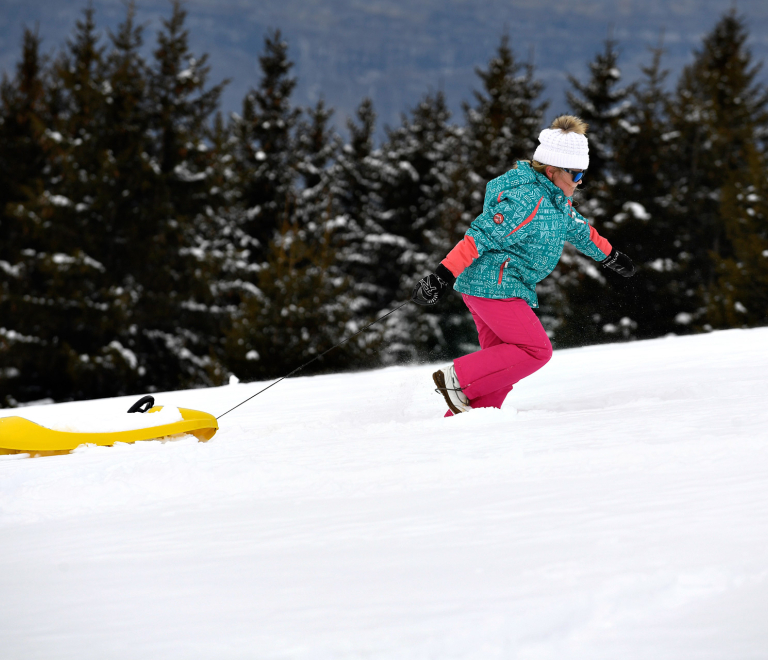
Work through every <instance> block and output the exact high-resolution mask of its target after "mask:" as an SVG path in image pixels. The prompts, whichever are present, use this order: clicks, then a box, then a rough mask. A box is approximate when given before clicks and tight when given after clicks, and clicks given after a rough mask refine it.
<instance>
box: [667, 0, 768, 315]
mask: <svg viewBox="0 0 768 660" xmlns="http://www.w3.org/2000/svg"><path fill="white" fill-rule="evenodd" d="M747 37H748V34H747V28H746V24H745V22H744V20H743V19H741V18H739V17H738V16H737V15H736V13H735V12H734V11H731V12H728V13H727V14H725V15H724V16H723V17H722V18H721V19H720V20H719V21H718V23H717V24H716V25H715V27H714V29H713V30H712V32H711V33H710V34H708V35H707V36H706V37H705V38H704V42H703V45H702V48H701V49H700V50H698V51H696V52H695V53H694V55H695V59H694V62H693V63H692V64H691V65H689V66H687V67H686V68H685V69H684V71H683V73H682V76H681V78H680V81H679V83H678V86H677V90H676V93H675V98H674V102H673V104H672V109H671V125H672V128H673V130H675V131H676V132H677V133H678V134H679V137H678V138H677V139H676V140H675V142H674V147H675V148H674V150H673V152H672V157H671V160H670V171H669V176H670V178H671V179H672V180H673V181H674V182H675V186H674V188H673V191H672V205H671V211H672V213H673V217H674V221H675V222H676V226H677V232H676V237H675V244H676V247H678V249H679V250H680V255H679V256H678V263H679V264H680V268H681V272H680V277H679V280H680V284H681V287H682V289H683V291H684V295H685V297H686V298H687V299H688V301H689V302H688V304H687V305H686V307H685V308H684V309H682V310H681V313H682V314H684V315H686V316H684V319H688V320H690V324H691V328H692V329H698V328H701V327H705V328H706V327H711V325H712V321H717V322H720V320H721V319H722V318H723V315H722V312H721V311H719V308H720V307H721V303H722V301H721V299H720V298H719V296H722V289H723V287H722V284H718V268H719V267H720V265H721V264H722V263H723V262H724V261H728V260H732V259H734V257H735V252H734V245H733V244H732V241H731V239H730V238H729V235H733V236H738V235H739V234H740V230H738V229H737V228H736V227H734V226H733V225H734V223H736V224H739V219H738V218H739V217H740V216H741V215H742V212H741V211H734V210H733V209H730V208H727V207H725V206H724V204H725V200H726V198H728V200H729V201H730V202H731V203H732V202H733V200H734V199H735V198H738V195H739V194H745V191H746V189H747V188H748V187H749V186H750V185H751V182H750V178H751V176H752V174H751V173H752V172H754V163H755V162H756V161H755V156H754V153H753V152H754V150H755V148H756V145H759V144H760V138H761V135H763V134H764V133H765V130H766V127H767V126H768V114H767V113H766V108H767V102H768V98H767V97H766V92H765V89H764V88H763V86H762V85H760V84H757V83H756V81H755V77H756V75H757V72H758V70H759V67H758V66H754V65H753V64H752V58H751V53H750V51H749V49H748V48H747V47H746V41H747ZM742 180H743V182H744V185H743V187H742V189H741V190H736V189H735V188H733V186H735V185H736V182H737V181H742ZM726 184H729V185H730V186H731V190H729V191H727V194H726V190H725V186H726ZM746 194H747V195H749V194H751V193H746ZM710 310H713V311H710ZM710 317H711V318H710Z"/></svg>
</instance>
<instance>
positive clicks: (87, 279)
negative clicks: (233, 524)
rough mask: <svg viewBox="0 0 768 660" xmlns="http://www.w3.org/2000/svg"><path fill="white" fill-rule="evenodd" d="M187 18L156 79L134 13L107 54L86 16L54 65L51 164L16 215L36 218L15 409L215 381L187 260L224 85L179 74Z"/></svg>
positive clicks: (205, 311)
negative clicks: (208, 138) (209, 124)
mask: <svg viewBox="0 0 768 660" xmlns="http://www.w3.org/2000/svg"><path fill="white" fill-rule="evenodd" d="M183 19H184V15H183V12H182V11H181V9H180V6H179V5H175V6H174V8H173V14H172V17H171V19H170V20H169V21H166V22H165V30H163V31H161V33H160V37H159V48H158V51H157V57H156V63H157V68H156V69H150V68H149V67H147V65H146V64H145V63H144V61H143V60H142V58H141V57H140V55H139V49H140V47H141V41H142V40H141V28H140V27H137V26H135V24H134V9H133V6H132V5H129V7H128V12H127V17H126V20H125V22H124V23H123V24H122V25H121V26H120V27H119V29H118V31H117V32H116V33H115V34H112V35H110V41H111V44H112V49H111V51H110V52H109V53H107V54H105V51H104V49H102V48H101V47H100V46H99V45H98V41H99V39H98V35H97V34H96V32H95V25H94V21H93V11H92V10H91V9H87V10H86V11H85V12H84V17H83V20H81V21H79V22H78V24H77V27H76V31H75V35H74V37H73V39H72V40H71V41H70V42H69V43H68V45H67V48H66V50H65V51H64V52H63V53H62V55H61V56H60V57H59V58H58V59H57V61H56V63H55V66H54V68H53V71H52V74H51V78H52V81H53V82H52V83H51V85H50V90H49V96H50V101H49V103H48V106H49V108H50V118H49V126H50V128H49V129H48V130H47V131H46V132H45V133H44V141H43V144H44V146H46V147H47V149H46V153H45V156H46V158H45V163H44V166H43V167H42V170H41V176H40V180H39V183H38V184H37V188H36V190H35V191H34V192H33V193H32V194H27V198H26V200H25V201H24V202H23V203H21V204H18V205H16V207H15V212H16V213H17V215H18V216H19V217H25V218H30V219H33V222H32V227H33V229H34V231H32V232H30V237H31V240H32V241H33V242H34V243H33V245H34V247H32V246H31V247H28V248H27V249H26V250H25V251H24V254H26V257H27V260H26V263H25V264H24V267H25V275H26V276H25V278H24V287H25V288H24V290H23V291H19V292H18V294H17V295H16V299H18V300H20V301H22V302H23V303H24V305H25V306H26V307H24V309H23V310H21V311H20V310H19V309H17V310H15V314H14V318H16V319H20V320H21V322H22V323H23V324H24V325H25V327H26V328H28V331H27V332H25V333H23V334H24V336H28V337H34V338H35V342H34V343H35V345H34V347H33V349H34V350H31V351H27V352H26V354H24V355H23V356H22V358H19V359H23V360H24V365H23V368H18V370H19V371H20V372H21V373H23V374H24V378H25V379H27V382H26V383H25V384H23V385H20V384H18V383H17V384H16V386H15V389H14V396H15V397H16V398H19V399H30V398H39V397H41V396H49V397H52V398H54V399H71V398H86V397H93V396H108V395H115V394H125V393H128V392H136V391H146V390H150V391H151V390H152V389H156V388H163V389H169V388H174V387H180V386H185V385H186V386H189V385H197V384H205V383H208V384H210V383H213V382H218V381H217V380H216V379H217V378H218V379H219V380H220V378H221V375H220V372H219V375H218V376H217V365H216V362H215V360H214V359H213V358H212V356H211V350H210V343H211V341H213V340H214V338H215V337H216V335H217V334H218V333H217V332H216V329H215V328H214V327H212V326H214V325H215V315H213V314H211V313H210V308H208V307H205V305H204V301H205V298H206V296H207V289H208V286H207V284H206V283H205V282H204V270H205V269H204V267H203V265H202V263H203V262H204V261H205V259H204V258H203V259H201V255H200V254H199V253H198V252H197V251H196V250H195V249H194V248H195V236H196V233H197V231H198V229H199V224H200V223H201V222H204V219H205V217H206V209H207V208H208V206H209V205H210V204H211V203H212V200H214V199H215V195H211V194H210V191H209V190H208V189H207V187H206V186H207V184H206V182H205V179H206V170H205V168H204V161H205V159H208V158H210V155H209V153H208V148H207V147H206V146H205V145H204V144H203V139H204V137H205V134H206V130H207V129H206V127H205V122H206V120H207V117H208V115H209V114H210V111H211V109H212V107H213V105H214V104H215V99H216V98H217V97H218V94H219V91H220V87H219V88H214V90H213V91H209V92H206V91H203V87H204V84H205V81H204V79H205V73H206V71H205V69H204V66H202V67H201V68H200V69H199V70H197V71H194V70H192V71H191V73H190V70H184V71H182V70H181V68H180V67H179V66H178V62H180V61H183V60H190V58H191V56H190V55H189V53H188V52H187V50H186V32H185V31H184V30H183V29H182V26H183ZM174 58H175V60H174ZM200 62H201V63H202V65H204V58H203V59H202V60H200ZM191 63H192V62H190V64H191ZM174 66H176V70H175V73H174V69H173V67H174ZM164 67H165V68H164ZM190 69H192V67H190ZM188 74H189V75H188ZM198 74H199V75H198ZM174 79H175V80H176V87H175V88H174V86H173V83H172V80H174ZM161 88H162V93H161ZM169 108H170V110H169ZM171 132H172V133H173V135H170V133H171ZM163 168H165V169H163ZM203 256H204V255H203Z"/></svg>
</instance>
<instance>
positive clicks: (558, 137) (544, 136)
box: [533, 128, 589, 170]
mask: <svg viewBox="0 0 768 660" xmlns="http://www.w3.org/2000/svg"><path fill="white" fill-rule="evenodd" d="M533 160H538V161H539V162H540V163H544V164H545V165H554V166H555V167H571V168H573V169H575V170H586V169H587V168H588V167H589V145H588V143H587V137H586V136H585V135H581V134H580V133H574V132H568V133H566V132H565V131H563V130H561V129H559V128H545V129H544V130H543V131H542V132H541V133H540V134H539V146H538V147H536V152H535V153H534V154H533Z"/></svg>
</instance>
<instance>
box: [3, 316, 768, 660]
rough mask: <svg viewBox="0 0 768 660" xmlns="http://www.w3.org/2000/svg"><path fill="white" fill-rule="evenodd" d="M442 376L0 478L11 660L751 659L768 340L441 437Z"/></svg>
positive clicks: (320, 385)
mask: <svg viewBox="0 0 768 660" xmlns="http://www.w3.org/2000/svg"><path fill="white" fill-rule="evenodd" d="M432 370H433V368H432V367H430V366H419V367H410V368H392V369H385V370H382V371H375V372H367V373H358V374H346V375H335V376H323V377H315V378H296V379H292V380H288V381H285V382H283V383H281V384H279V385H278V386H277V387H275V388H272V389H270V390H269V391H268V392H265V393H264V394H262V395H260V396H259V397H257V398H256V399H254V400H253V401H251V402H250V403H248V404H246V405H245V406H243V407H241V408H238V409H237V410H236V411H234V412H232V413H230V414H229V415H227V416H225V417H224V418H223V419H222V420H221V430H220V431H219V433H218V434H217V435H216V436H215V437H214V439H213V440H212V441H211V442H209V443H206V444H203V443H197V442H195V441H192V440H180V441H176V442H167V443H165V444H162V443H160V442H147V443H138V444H136V445H124V446H116V447H113V448H84V449H81V450H79V451H77V452H76V453H74V454H71V455H68V456H58V457H50V458H39V459H19V458H15V457H0V458H1V459H2V460H0V658H2V660H6V659H8V660H10V659H17V658H18V659H24V660H32V659H36V658H41V659H43V658H45V659H46V660H52V659H57V658H73V659H74V658H76V659H77V660H84V659H90V658H93V659H99V660H101V659H104V658H110V659H123V658H124V659H126V660H127V659H131V660H134V659H136V658H142V659H147V658H162V659H164V660H165V659H169V658H174V659H177V658H194V659H197V658H199V659H206V660H209V659H211V658H216V659H222V658H224V659H229V658H238V659H239V658H243V659H245V658H259V659H263V658H302V659H305V658H306V659H310V658H311V659H315V658H322V659H326V658H374V659H379V658H397V659H401V658H473V659H474V658H532V659H533V658H536V659H544V658H547V659H548V658H552V659H558V660H562V659H566V658H588V659H600V658H605V659H611V660H615V659H616V658H622V659H623V660H627V659H634V658H637V659H643V660H646V659H648V658H654V659H656V660H658V659H666V658H669V659H672V658H674V659H675V660H680V659H685V658H696V659H700V658H713V659H715V658H717V659H722V658H739V659H740V660H744V659H747V658H765V657H766V653H767V652H768V651H767V650H766V649H768V549H767V548H768V407H767V406H766V402H767V401H768V396H766V395H767V394H768V330H766V329H760V330H741V331H728V332H721V333H713V334H709V335H702V336H695V337H685V338H666V339H660V340H655V341H648V342H638V343H632V344H622V345H610V346H599V347H591V348H584V349H577V350H570V351H558V352H556V353H555V356H554V358H553V360H552V362H551V363H550V364H549V365H547V367H545V368H544V369H543V370H542V371H541V372H539V373H538V374H535V375H534V376H532V377H531V378H529V379H527V380H526V381H524V382H522V383H521V384H520V385H519V386H518V387H517V388H516V389H515V391H514V392H513V393H512V394H511V395H510V397H509V398H508V401H507V407H506V408H505V409H503V410H500V411H498V410H478V411H473V412H471V413H469V414H466V415H461V416H459V417H456V418H453V419H443V418H442V414H443V412H444V408H443V406H442V405H441V401H440V397H439V396H438V395H437V394H435V393H434V392H433V391H432V384H431V379H430V374H431V371H432ZM261 386H263V384H255V383H254V384H249V385H236V386H229V387H222V388H218V389H212V390H195V391H187V392H173V393H167V394H163V395H158V396H156V399H157V401H158V403H161V404H165V405H173V406H184V407H189V408H196V409H201V410H206V411H208V412H211V413H213V414H221V413H222V412H223V411H224V410H226V409H228V408H230V407H231V406H232V405H234V404H235V403H237V402H238V401H240V400H242V399H244V398H246V397H247V396H249V395H250V394H252V393H254V392H256V391H257V390H258V389H259V388H260V387H261ZM131 402H132V399H126V400H125V401H124V402H123V406H124V407H125V408H127V407H128V405H129V404H130V403H131ZM111 403H115V402H114V401H113V402H111ZM104 405H105V402H99V401H90V402H82V403H73V404H66V405H59V406H50V407H48V408H47V410H45V411H37V413H38V414H46V415H55V414H56V411H57V410H61V411H64V412H66V413H67V414H71V413H73V411H75V412H76V411H82V414H83V415H88V414H89V412H90V411H94V412H98V411H99V410H101V409H103V406H104ZM21 412H22V414H24V413H28V414H29V415H32V414H35V411H34V410H30V409H27V410H22V411H21ZM5 413H6V414H18V413H19V411H5Z"/></svg>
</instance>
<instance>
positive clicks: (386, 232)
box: [368, 93, 476, 361]
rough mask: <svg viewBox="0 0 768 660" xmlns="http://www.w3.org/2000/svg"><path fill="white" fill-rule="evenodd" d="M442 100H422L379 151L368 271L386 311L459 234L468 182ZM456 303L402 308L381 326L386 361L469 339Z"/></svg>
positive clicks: (457, 133) (457, 135) (445, 350)
mask: <svg viewBox="0 0 768 660" xmlns="http://www.w3.org/2000/svg"><path fill="white" fill-rule="evenodd" d="M449 119H450V112H449V110H448V108H447V106H446V103H445V98H444V97H443V95H442V94H440V93H438V94H435V95H432V94H428V95H427V96H425V97H424V98H423V100H422V101H421V102H420V103H419V104H418V105H417V106H416V107H415V108H414V109H413V111H412V112H411V113H410V115H409V116H404V117H403V120H402V124H401V126H399V127H398V128H396V129H390V130H388V131H387V141H386V143H385V144H384V145H383V146H382V149H381V159H382V164H383V167H382V188H381V193H380V195H381V204H382V211H383V212H382V213H381V215H380V216H379V218H378V222H379V228H378V231H377V232H376V234H375V235H373V236H371V237H370V238H369V239H368V240H370V241H372V242H374V241H375V243H376V250H377V252H376V255H375V258H374V261H373V264H372V268H373V270H372V274H373V276H374V277H375V278H376V279H375V286H376V287H377V288H378V289H379V291H381V292H382V294H383V297H382V299H383V300H387V301H389V302H388V303H387V304H386V305H384V306H382V308H384V307H388V308H390V309H391V308H392V307H393V306H395V305H396V304H398V303H400V302H402V301H403V300H405V299H407V298H408V297H409V296H410V292H411V289H412V287H413V286H414V284H415V283H416V282H417V281H418V279H419V278H420V277H423V276H424V275H426V274H427V273H428V272H430V271H432V270H434V268H435V267H436V266H437V264H438V263H439V262H440V260H441V259H443V258H444V257H445V255H446V254H447V252H448V251H449V250H450V249H451V248H452V247H453V246H454V245H455V243H456V242H457V241H458V239H459V238H460V237H461V235H462V234H463V233H464V231H465V230H466V226H464V224H463V220H464V217H463V215H462V211H461V209H462V206H461V202H460V199H459V197H460V195H459V192H461V191H462V189H461V188H457V183H463V182H466V180H467V179H468V178H469V167H468V164H467V160H466V152H465V151H464V150H463V148H462V145H463V144H464V140H463V135H462V132H461V130H460V129H459V128H458V127H456V126H455V125H452V124H450V123H449ZM470 324H471V320H468V319H467V315H466V313H465V310H464V309H463V305H462V304H461V301H460V298H459V297H458V296H452V297H451V299H450V302H449V303H448V304H445V305H441V306H440V308H437V309H427V310H424V309H414V308H413V307H408V308H405V309H403V311H402V312H401V313H400V314H399V315H397V316H394V315H393V316H392V317H390V318H389V319H388V321H387V323H386V325H385V339H386V342H387V348H386V353H385V354H384V356H383V357H384V360H385V361H401V360H405V359H414V358H416V357H417V356H424V355H426V354H428V353H430V354H432V356H433V357H437V356H438V355H455V354H459V353H460V352H461V350H460V348H459V347H460V346H463V345H464V344H466V342H467V341H472V340H473V339H474V337H475V336H476V334H475V333H474V329H473V328H470Z"/></svg>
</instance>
